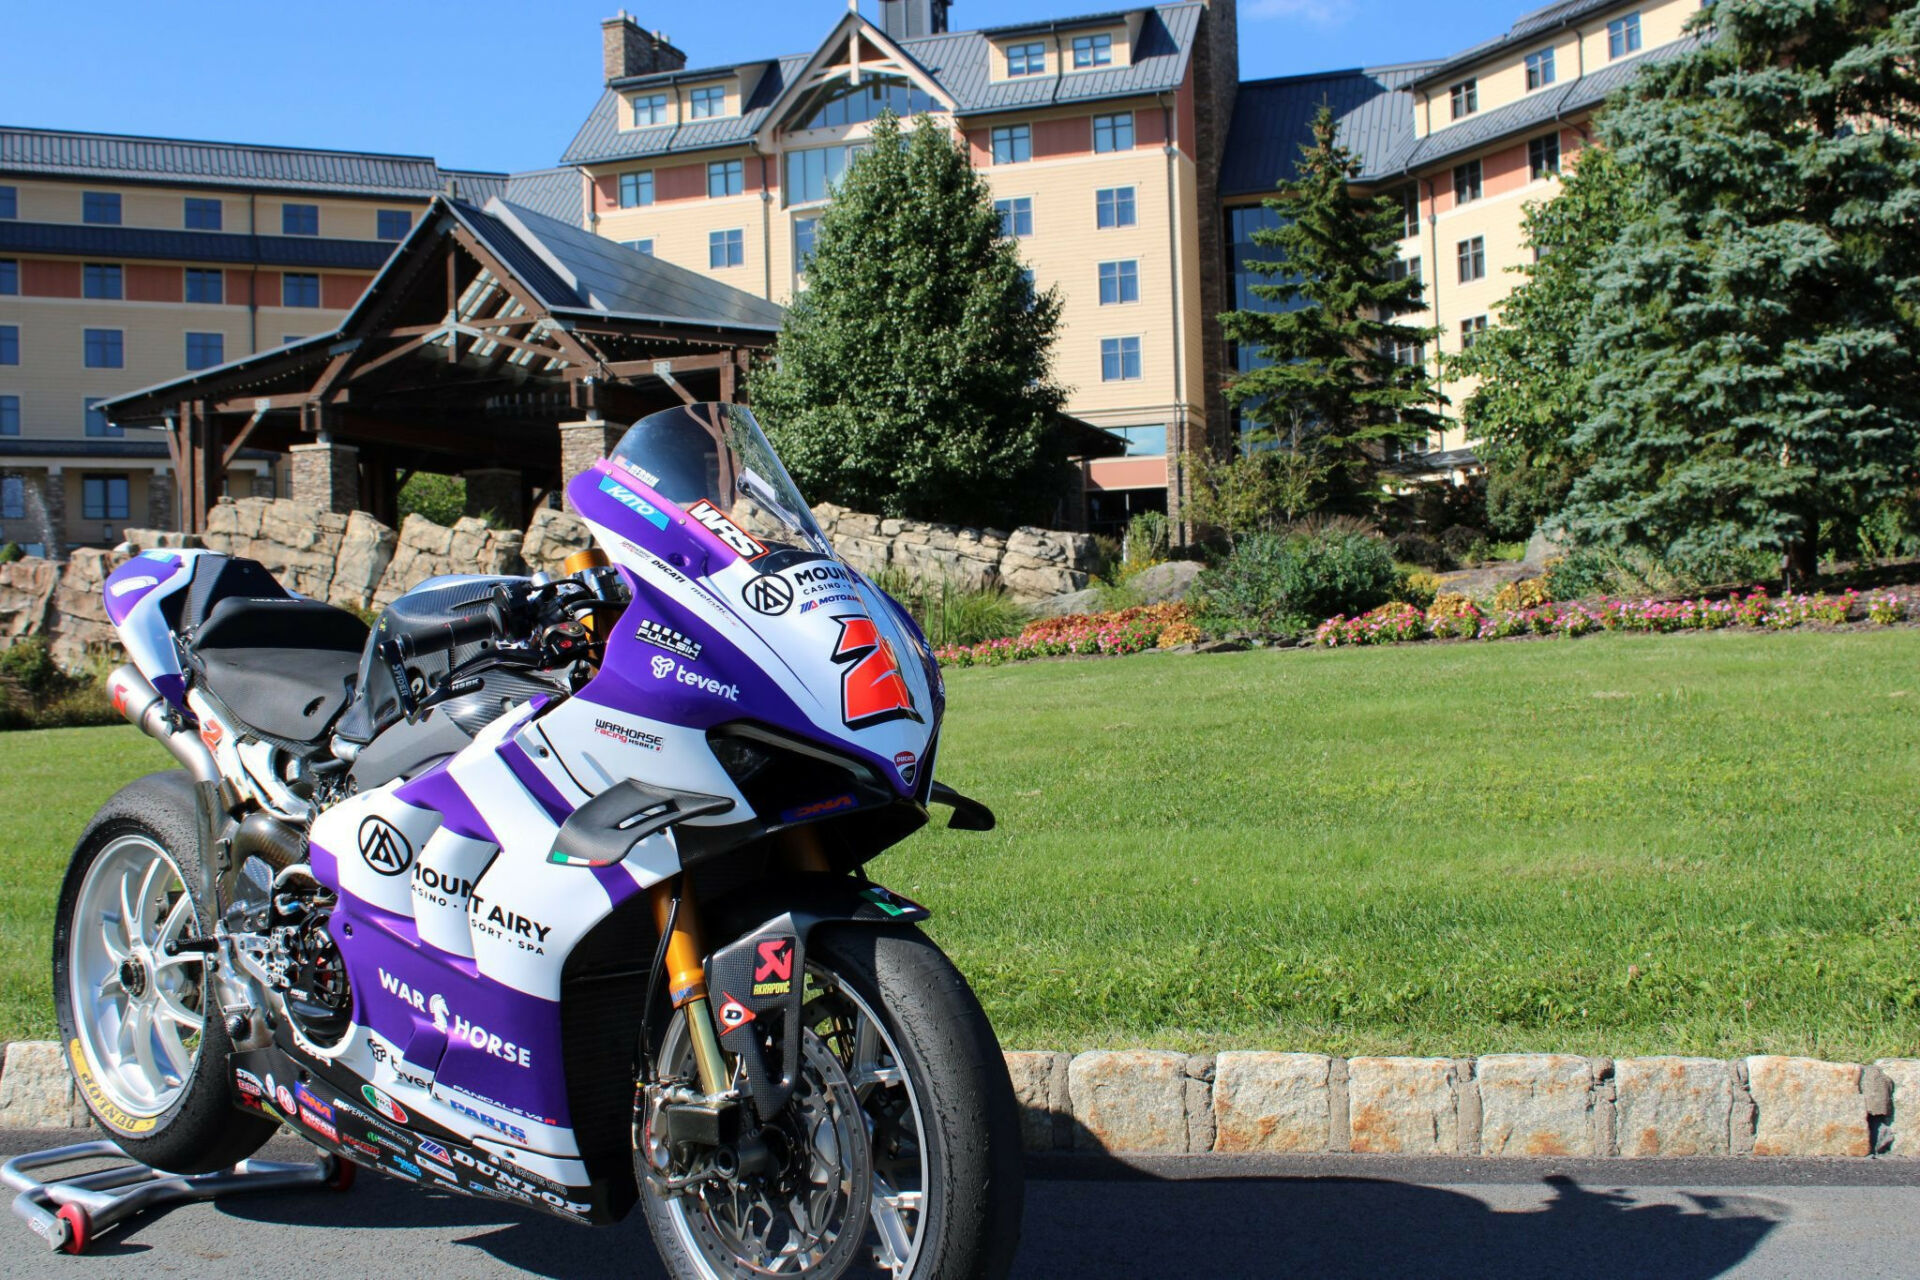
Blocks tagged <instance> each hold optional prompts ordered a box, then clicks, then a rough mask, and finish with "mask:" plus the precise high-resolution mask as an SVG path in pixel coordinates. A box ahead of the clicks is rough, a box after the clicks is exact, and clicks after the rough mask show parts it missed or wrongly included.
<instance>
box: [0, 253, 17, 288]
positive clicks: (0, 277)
mask: <svg viewBox="0 0 1920 1280" xmlns="http://www.w3.org/2000/svg"><path fill="white" fill-rule="evenodd" d="M18 292H20V262H19V259H17V258H0V293H18Z"/></svg>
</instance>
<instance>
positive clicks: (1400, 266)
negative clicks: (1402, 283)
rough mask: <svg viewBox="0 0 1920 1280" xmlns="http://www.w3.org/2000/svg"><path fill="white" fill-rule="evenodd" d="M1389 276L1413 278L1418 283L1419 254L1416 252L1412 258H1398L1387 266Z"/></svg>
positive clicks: (1394, 278)
mask: <svg viewBox="0 0 1920 1280" xmlns="http://www.w3.org/2000/svg"><path fill="white" fill-rule="evenodd" d="M1387 278H1388V279H1389V280H1407V279H1411V280H1412V281H1413V282H1414V283H1416V284H1418V283H1419V282H1420V257H1419V255H1418V254H1416V255H1414V256H1413V257H1411V258H1399V259H1396V260H1395V261H1394V264H1393V265H1392V266H1391V267H1388V268H1387Z"/></svg>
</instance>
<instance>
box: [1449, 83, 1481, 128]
mask: <svg viewBox="0 0 1920 1280" xmlns="http://www.w3.org/2000/svg"><path fill="white" fill-rule="evenodd" d="M1447 97H1448V98H1450V99H1451V100H1452V102H1453V118H1454V119H1455V120H1460V119H1464V118H1465V117H1467V116H1470V115H1472V114H1473V113H1474V112H1476V111H1478V110H1479V109H1480V82H1479V81H1478V80H1462V81H1461V82H1460V83H1459V84H1457V85H1455V86H1453V88H1451V89H1449V90H1448V91H1447Z"/></svg>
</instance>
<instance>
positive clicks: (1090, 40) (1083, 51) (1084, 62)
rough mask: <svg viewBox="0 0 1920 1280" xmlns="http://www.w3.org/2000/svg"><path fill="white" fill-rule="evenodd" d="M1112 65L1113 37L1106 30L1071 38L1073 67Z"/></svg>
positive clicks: (1076, 68)
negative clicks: (1096, 33) (1097, 33)
mask: <svg viewBox="0 0 1920 1280" xmlns="http://www.w3.org/2000/svg"><path fill="white" fill-rule="evenodd" d="M1112 65H1113V37H1112V36H1111V35H1109V34H1107V33H1106V32H1104V31H1103V32H1101V33H1100V34H1099V35H1093V36H1075V37H1074V38H1073V69H1074V70H1075V71H1079V70H1082V69H1083V68H1086V67H1106V66H1112Z"/></svg>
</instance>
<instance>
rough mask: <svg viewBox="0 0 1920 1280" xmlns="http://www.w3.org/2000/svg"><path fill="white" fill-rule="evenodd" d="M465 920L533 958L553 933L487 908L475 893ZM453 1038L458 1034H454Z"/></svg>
mask: <svg viewBox="0 0 1920 1280" xmlns="http://www.w3.org/2000/svg"><path fill="white" fill-rule="evenodd" d="M467 919H468V921H469V922H470V923H471V924H472V925H473V927H474V928H476V929H478V930H480V932H482V933H484V934H486V935H487V936H488V937H492V938H501V939H505V940H508V941H511V942H515V943H517V944H519V946H520V949H521V950H522V951H531V952H533V953H534V954H535V955H540V956H543V955H545V954H547V952H546V948H545V947H544V946H543V945H542V944H543V943H545V942H546V940H547V935H548V934H550V933H552V932H553V927H552V926H551V925H544V924H541V923H540V922H539V921H538V920H535V919H534V918H533V917H531V916H524V915H521V914H520V913H519V912H518V911H512V910H508V909H507V908H504V907H502V906H500V905H499V904H498V903H495V904H494V905H493V906H491V907H489V906H488V905H487V900H486V899H485V898H482V897H481V896H480V895H479V894H477V893H476V894H474V895H473V896H472V897H471V898H469V899H468V900H467ZM455 1034H456V1035H458V1034H459V1033H458V1031H457V1030H456V1031H455Z"/></svg>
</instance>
